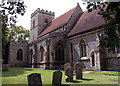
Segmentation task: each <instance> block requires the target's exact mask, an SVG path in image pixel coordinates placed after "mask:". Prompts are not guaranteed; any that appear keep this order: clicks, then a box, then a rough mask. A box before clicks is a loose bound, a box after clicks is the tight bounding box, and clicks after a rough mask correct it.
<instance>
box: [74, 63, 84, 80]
mask: <svg viewBox="0 0 120 86" xmlns="http://www.w3.org/2000/svg"><path fill="white" fill-rule="evenodd" d="M74 69H75V73H76V79H82V63H80V62H77V63H76V64H75V66H74Z"/></svg>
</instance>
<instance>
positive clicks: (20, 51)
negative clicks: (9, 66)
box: [17, 49, 23, 60]
mask: <svg viewBox="0 0 120 86" xmlns="http://www.w3.org/2000/svg"><path fill="white" fill-rule="evenodd" d="M17 60H23V51H22V49H19V50H18V51H17Z"/></svg>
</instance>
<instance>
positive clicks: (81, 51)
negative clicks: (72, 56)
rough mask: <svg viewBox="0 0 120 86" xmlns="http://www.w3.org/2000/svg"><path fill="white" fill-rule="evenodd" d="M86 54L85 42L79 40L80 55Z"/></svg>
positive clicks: (84, 55)
mask: <svg viewBox="0 0 120 86" xmlns="http://www.w3.org/2000/svg"><path fill="white" fill-rule="evenodd" d="M86 56H87V52H86V43H85V42H84V41H83V40H81V42H80V57H86Z"/></svg>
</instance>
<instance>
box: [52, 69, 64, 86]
mask: <svg viewBox="0 0 120 86" xmlns="http://www.w3.org/2000/svg"><path fill="white" fill-rule="evenodd" d="M61 81H62V72H61V71H59V70H58V71H55V72H53V79H52V85H61Z"/></svg>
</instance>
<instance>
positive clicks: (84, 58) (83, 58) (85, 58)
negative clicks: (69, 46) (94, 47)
mask: <svg viewBox="0 0 120 86" xmlns="http://www.w3.org/2000/svg"><path fill="white" fill-rule="evenodd" d="M83 42H84V43H85V45H86V56H84V55H85V53H84V52H83V57H82V55H81V53H82V51H81V43H83ZM83 51H84V48H83ZM87 51H88V47H87V44H86V42H85V40H84V39H81V41H80V43H79V52H80V60H88V58H87Z"/></svg>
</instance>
